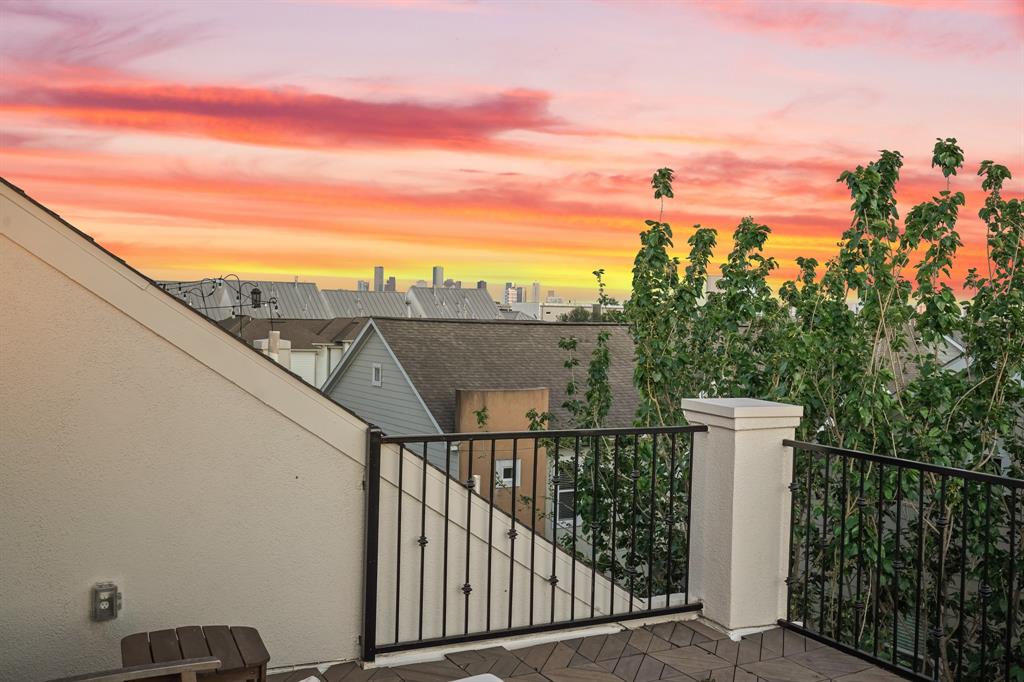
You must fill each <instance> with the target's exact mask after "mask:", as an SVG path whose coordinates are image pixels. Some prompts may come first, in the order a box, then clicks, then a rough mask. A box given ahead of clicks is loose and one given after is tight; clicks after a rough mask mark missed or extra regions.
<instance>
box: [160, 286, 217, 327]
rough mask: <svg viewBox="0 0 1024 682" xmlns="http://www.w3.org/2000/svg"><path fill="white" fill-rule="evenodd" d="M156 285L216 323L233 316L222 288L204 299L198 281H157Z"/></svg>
mask: <svg viewBox="0 0 1024 682" xmlns="http://www.w3.org/2000/svg"><path fill="white" fill-rule="evenodd" d="M156 283H157V285H158V286H160V288H161V289H163V290H164V291H166V292H167V293H169V294H170V295H171V296H174V297H175V298H177V299H181V300H182V301H184V302H185V303H187V304H188V306H189V307H190V308H193V309H194V310H196V311H198V312H200V313H202V314H203V315H205V316H206V317H208V318H210V319H211V320H214V321H216V322H219V321H221V320H227V319H230V318H231V317H232V316H233V314H234V311H233V308H232V305H231V302H230V301H229V299H228V297H227V294H226V288H224V287H218V288H216V289H214V290H213V292H212V293H211V294H210V295H209V296H205V297H204V296H202V295H201V292H202V290H203V287H202V283H201V281H200V280H194V281H182V282H175V281H169V280H157V281H156Z"/></svg>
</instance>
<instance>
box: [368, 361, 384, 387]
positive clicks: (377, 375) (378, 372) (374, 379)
mask: <svg viewBox="0 0 1024 682" xmlns="http://www.w3.org/2000/svg"><path fill="white" fill-rule="evenodd" d="M382 376H383V370H382V369H381V366H380V363H379V362H375V363H373V374H372V376H371V377H370V383H371V384H373V385H374V386H380V385H381V378H382Z"/></svg>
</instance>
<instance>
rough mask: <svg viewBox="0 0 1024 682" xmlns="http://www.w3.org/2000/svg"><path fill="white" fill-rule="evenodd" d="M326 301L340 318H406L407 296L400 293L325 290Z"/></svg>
mask: <svg viewBox="0 0 1024 682" xmlns="http://www.w3.org/2000/svg"><path fill="white" fill-rule="evenodd" d="M323 295H324V299H325V300H326V301H327V303H328V305H330V306H331V309H332V310H333V311H334V314H335V315H337V316H338V317H369V316H374V315H378V316H384V317H405V316H406V304H405V294H403V293H401V292H398V291H347V290H345V289H325V290H324V291H323Z"/></svg>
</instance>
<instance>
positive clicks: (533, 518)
mask: <svg viewBox="0 0 1024 682" xmlns="http://www.w3.org/2000/svg"><path fill="white" fill-rule="evenodd" d="M539 458H540V437H539V436H535V437H534V439H533V474H532V476H533V477H532V479H531V481H530V610H529V623H530V625H533V594H534V583H535V582H536V580H535V577H534V567H533V563H534V559H535V558H536V555H537V460H538V459H539ZM555 514H556V515H557V514H558V510H557V509H555Z"/></svg>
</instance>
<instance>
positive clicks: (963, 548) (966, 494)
mask: <svg viewBox="0 0 1024 682" xmlns="http://www.w3.org/2000/svg"><path fill="white" fill-rule="evenodd" d="M969 499H970V482H969V481H967V480H966V479H964V482H963V491H962V492H961V494H960V504H961V506H962V507H963V509H961V510H960V603H959V606H958V608H957V612H956V616H957V620H958V621H959V622H958V623H957V626H956V629H957V638H956V679H958V680H961V679H963V673H964V669H963V664H964V632H965V630H966V623H967V617H966V616H967V614H966V613H964V602H965V600H966V599H967V537H968V535H970V532H969V528H970V517H969V515H968V504H967V503H968V501H969Z"/></svg>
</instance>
